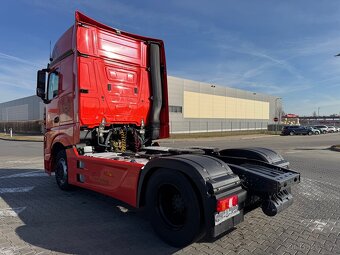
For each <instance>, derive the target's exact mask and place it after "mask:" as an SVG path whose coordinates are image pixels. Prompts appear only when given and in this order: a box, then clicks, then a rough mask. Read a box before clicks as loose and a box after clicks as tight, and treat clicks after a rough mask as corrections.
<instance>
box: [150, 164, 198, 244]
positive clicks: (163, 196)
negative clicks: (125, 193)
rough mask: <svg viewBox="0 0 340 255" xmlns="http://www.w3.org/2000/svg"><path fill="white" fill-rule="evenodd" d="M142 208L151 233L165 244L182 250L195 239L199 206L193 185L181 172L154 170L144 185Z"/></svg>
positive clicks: (196, 236)
mask: <svg viewBox="0 0 340 255" xmlns="http://www.w3.org/2000/svg"><path fill="white" fill-rule="evenodd" d="M146 206H147V210H148V214H149V216H150V220H151V224H152V226H153V228H154V230H155V232H156V233H157V234H158V235H159V236H160V237H161V238H162V239H163V240H164V241H165V242H166V243H168V244H170V245H172V246H175V247H183V246H185V245H188V244H190V243H192V242H194V241H196V239H197V238H198V236H199V233H200V226H201V224H200V222H201V213H200V206H199V202H198V198H197V196H196V194H195V191H194V189H193V186H192V185H191V183H190V182H189V180H188V179H187V178H186V177H185V176H184V175H183V174H182V173H180V172H178V171H176V170H170V169H159V170H157V171H156V172H155V173H154V174H153V175H152V176H151V178H150V180H149V182H148V188H147V191H146Z"/></svg>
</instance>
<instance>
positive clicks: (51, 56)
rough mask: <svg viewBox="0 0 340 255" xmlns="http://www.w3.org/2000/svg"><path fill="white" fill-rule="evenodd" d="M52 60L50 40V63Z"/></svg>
mask: <svg viewBox="0 0 340 255" xmlns="http://www.w3.org/2000/svg"><path fill="white" fill-rule="evenodd" d="M52 60H53V58H52V51H51V40H50V61H51V62H52Z"/></svg>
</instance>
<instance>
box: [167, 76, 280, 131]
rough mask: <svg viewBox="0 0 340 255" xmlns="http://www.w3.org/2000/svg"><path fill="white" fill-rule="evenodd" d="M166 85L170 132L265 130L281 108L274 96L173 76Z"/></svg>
mask: <svg viewBox="0 0 340 255" xmlns="http://www.w3.org/2000/svg"><path fill="white" fill-rule="evenodd" d="M168 84H169V89H168V90H169V92H168V93H169V106H170V107H169V111H170V130H171V133H195V132H218V131H236V130H257V129H267V125H268V124H270V123H273V119H274V117H275V116H276V115H277V114H276V113H275V111H277V109H279V108H280V107H281V100H279V99H277V98H278V97H276V96H271V95H266V94H260V93H253V92H251V91H245V90H240V89H235V88H229V87H225V86H219V85H216V84H209V83H203V82H197V81H192V80H186V79H182V78H178V77H173V76H168ZM275 104H276V106H275ZM275 109H276V110H275Z"/></svg>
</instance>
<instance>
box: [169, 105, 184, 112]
mask: <svg viewBox="0 0 340 255" xmlns="http://www.w3.org/2000/svg"><path fill="white" fill-rule="evenodd" d="M169 112H177V113H182V106H175V105H169Z"/></svg>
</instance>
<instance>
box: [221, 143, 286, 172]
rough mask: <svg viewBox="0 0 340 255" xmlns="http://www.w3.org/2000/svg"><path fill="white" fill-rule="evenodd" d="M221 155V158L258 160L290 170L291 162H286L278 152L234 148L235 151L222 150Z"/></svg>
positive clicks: (256, 148)
mask: <svg viewBox="0 0 340 255" xmlns="http://www.w3.org/2000/svg"><path fill="white" fill-rule="evenodd" d="M219 154H220V155H221V156H228V157H239V158H247V159H256V160H259V161H263V162H266V163H269V164H272V165H275V166H279V167H283V168H289V162H288V161H286V160H285V159H284V158H283V157H282V156H281V155H280V154H278V153H277V152H275V151H273V150H271V149H267V148H261V147H251V148H234V149H224V150H220V151H219Z"/></svg>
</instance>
